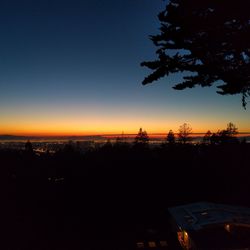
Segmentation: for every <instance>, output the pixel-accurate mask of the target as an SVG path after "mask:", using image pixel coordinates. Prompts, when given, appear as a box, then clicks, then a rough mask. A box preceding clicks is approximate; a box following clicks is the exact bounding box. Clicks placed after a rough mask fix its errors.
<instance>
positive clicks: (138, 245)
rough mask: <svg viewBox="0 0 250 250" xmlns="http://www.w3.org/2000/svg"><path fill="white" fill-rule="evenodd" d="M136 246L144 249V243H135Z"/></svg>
mask: <svg viewBox="0 0 250 250" xmlns="http://www.w3.org/2000/svg"><path fill="white" fill-rule="evenodd" d="M136 246H137V248H144V243H143V242H137V243H136Z"/></svg>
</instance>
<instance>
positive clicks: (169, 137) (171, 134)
mask: <svg viewBox="0 0 250 250" xmlns="http://www.w3.org/2000/svg"><path fill="white" fill-rule="evenodd" d="M167 142H168V143H169V144H173V143H175V136H174V132H173V131H172V130H169V132H168V135H167Z"/></svg>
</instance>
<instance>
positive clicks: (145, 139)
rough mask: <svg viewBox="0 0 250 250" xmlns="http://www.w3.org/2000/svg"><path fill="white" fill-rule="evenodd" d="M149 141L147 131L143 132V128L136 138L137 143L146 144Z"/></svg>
mask: <svg viewBox="0 0 250 250" xmlns="http://www.w3.org/2000/svg"><path fill="white" fill-rule="evenodd" d="M148 141H149V137H148V134H147V132H146V130H144V131H142V128H140V129H139V132H138V134H137V136H136V137H135V143H136V144H138V143H140V144H146V143H148Z"/></svg>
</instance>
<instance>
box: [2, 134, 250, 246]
mask: <svg viewBox="0 0 250 250" xmlns="http://www.w3.org/2000/svg"><path fill="white" fill-rule="evenodd" d="M137 139H138V138H137ZM249 153H250V144H247V143H212V144H211V143H209V144H205V143H204V144H200V145H193V144H189V143H182V144H180V143H165V144H162V145H161V146H159V147H153V148H151V147H149V144H148V143H147V140H144V141H143V140H142V141H140V140H139V141H138V140H137V142H136V143H135V144H133V145H132V144H128V143H126V142H122V141H119V140H118V141H117V143H115V144H111V143H110V142H107V143H106V144H105V145H104V146H103V147H101V148H99V149H96V150H92V151H88V152H85V153H84V154H83V153H80V152H79V151H78V150H77V148H74V147H73V146H72V145H71V144H68V145H66V146H65V148H64V150H61V151H59V152H57V153H55V154H49V153H45V154H41V155H36V154H35V153H34V152H33V151H32V145H31V144H29V143H28V144H27V145H26V148H25V150H23V151H14V150H13V151H11V150H1V151H0V164H1V168H0V171H1V173H0V178H1V183H2V184H3V187H2V190H3V191H4V194H5V195H4V196H2V199H3V200H2V202H1V203H2V204H4V208H5V210H4V212H3V213H2V215H3V225H4V227H5V230H4V231H5V233H6V237H4V238H5V240H6V241H7V243H8V247H9V248H5V249H78V248H79V249H92V248H88V247H86V244H90V245H91V244H92V246H93V244H97V245H98V242H99V243H100V242H103V241H107V240H116V241H121V242H129V240H128V239H134V238H136V232H137V231H140V229H142V228H152V227H158V228H159V227H164V226H166V223H167V222H166V221H165V220H166V217H167V208H168V207H169V206H174V205H179V204H185V203H188V202H195V201H211V202H220V203H227V204H235V205H246V206H250V199H249V192H250V181H249V176H250V175H249V173H250V165H249V160H250V154H249ZM86 242H89V243H86ZM93 242H95V243H93ZM112 242H113V241H112ZM83 246H85V247H86V248H83ZM102 247H103V244H102V243H100V245H99V246H98V247H97V248H98V249H103V248H102ZM110 249H118V248H117V247H113V248H112V247H110ZM124 249H126V248H124Z"/></svg>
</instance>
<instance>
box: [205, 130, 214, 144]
mask: <svg viewBox="0 0 250 250" xmlns="http://www.w3.org/2000/svg"><path fill="white" fill-rule="evenodd" d="M211 136H212V133H211V131H210V130H208V131H207V133H206V134H205V135H204V137H203V142H204V143H210V142H211Z"/></svg>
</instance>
